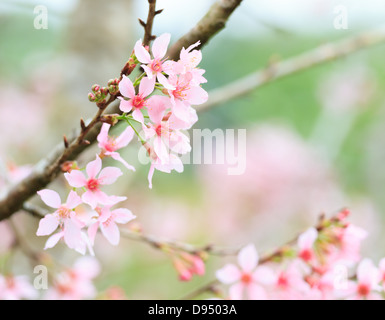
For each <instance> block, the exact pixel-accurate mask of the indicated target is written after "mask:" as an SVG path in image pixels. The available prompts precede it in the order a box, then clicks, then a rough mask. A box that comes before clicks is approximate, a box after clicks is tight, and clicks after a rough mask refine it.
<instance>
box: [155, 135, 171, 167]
mask: <svg viewBox="0 0 385 320" xmlns="http://www.w3.org/2000/svg"><path fill="white" fill-rule="evenodd" d="M154 152H155V153H156V155H157V156H158V158H159V159H160V161H161V162H162V163H168V161H169V160H168V159H169V152H168V151H167V147H166V145H165V144H164V142H163V140H162V138H161V137H155V139H154Z"/></svg>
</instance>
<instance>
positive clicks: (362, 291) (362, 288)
mask: <svg viewBox="0 0 385 320" xmlns="http://www.w3.org/2000/svg"><path fill="white" fill-rule="evenodd" d="M357 293H358V295H360V296H362V297H366V296H367V295H368V294H369V293H370V288H369V286H368V285H366V284H363V283H361V284H359V285H358V287H357Z"/></svg>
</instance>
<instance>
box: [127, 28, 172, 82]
mask: <svg viewBox="0 0 385 320" xmlns="http://www.w3.org/2000/svg"><path fill="white" fill-rule="evenodd" d="M170 38H171V35H170V34H169V33H164V34H162V35H161V36H159V37H158V38H156V39H155V40H154V43H153V45H152V50H151V51H152V54H153V57H154V59H151V56H150V54H149V52H148V51H147V50H146V49H145V48H144V47H143V44H142V40H138V41H137V42H136V44H135V49H134V50H135V55H136V57H137V58H138V60H139V61H140V62H141V63H143V64H142V65H141V67H142V68H143V69H144V71H145V72H146V74H147V76H148V78H149V79H152V78H153V77H155V76H156V78H157V79H158V81H159V82H160V83H161V84H162V85H163V86H164V87H165V88H166V89H173V86H172V85H171V84H170V83H169V82H168V80H167V78H166V77H165V76H164V75H163V72H164V71H165V70H164V68H163V64H164V60H162V59H163V58H164V56H165V55H166V52H167V47H168V44H169V43H170Z"/></svg>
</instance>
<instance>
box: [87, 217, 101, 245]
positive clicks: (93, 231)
mask: <svg viewBox="0 0 385 320" xmlns="http://www.w3.org/2000/svg"><path fill="white" fill-rule="evenodd" d="M98 229H99V222H95V223H94V224H91V225H90V226H89V228H88V238H89V239H90V242H91V244H92V245H94V244H95V237H96V234H97V232H98Z"/></svg>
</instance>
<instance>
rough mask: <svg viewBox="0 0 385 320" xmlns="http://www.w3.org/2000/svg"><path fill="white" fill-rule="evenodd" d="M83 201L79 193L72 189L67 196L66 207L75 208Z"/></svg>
mask: <svg viewBox="0 0 385 320" xmlns="http://www.w3.org/2000/svg"><path fill="white" fill-rule="evenodd" d="M81 203H82V199H81V198H80V197H79V196H78V194H77V193H76V192H75V191H70V193H69V195H68V198H67V202H66V207H67V208H68V209H75V208H76V207H77V206H79V205H80V204H81Z"/></svg>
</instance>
